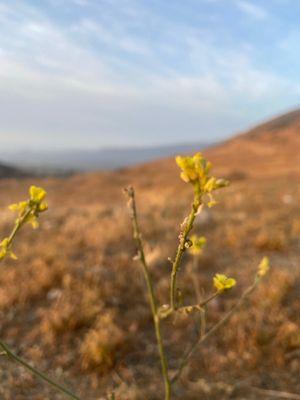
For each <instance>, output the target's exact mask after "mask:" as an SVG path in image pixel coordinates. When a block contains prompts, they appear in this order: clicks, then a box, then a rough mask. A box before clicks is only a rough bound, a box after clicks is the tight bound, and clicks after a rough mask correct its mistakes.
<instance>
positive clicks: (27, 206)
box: [0, 186, 80, 400]
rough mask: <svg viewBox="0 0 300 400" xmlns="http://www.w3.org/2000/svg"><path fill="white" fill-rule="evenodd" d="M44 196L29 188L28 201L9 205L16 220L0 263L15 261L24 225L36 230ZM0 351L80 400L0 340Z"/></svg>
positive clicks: (2, 244) (0, 249) (45, 206)
mask: <svg viewBox="0 0 300 400" xmlns="http://www.w3.org/2000/svg"><path fill="white" fill-rule="evenodd" d="M46 195H47V192H46V191H45V190H44V189H43V188H41V187H37V186H31V187H30V188H29V198H28V200H25V201H20V202H19V203H16V204H11V205H10V206H9V209H10V210H11V211H13V212H15V213H16V219H15V223H14V227H13V229H12V231H11V233H10V235H9V236H7V237H5V238H4V239H3V240H2V241H1V242H0V262H1V261H3V260H4V258H6V257H10V258H12V259H13V260H17V256H16V255H15V253H14V252H13V250H12V247H13V243H14V240H15V238H16V236H17V234H18V232H19V231H20V230H21V228H23V227H24V225H26V224H30V225H31V226H32V227H33V228H34V229H36V228H38V226H39V223H38V218H39V216H40V214H41V213H43V212H44V211H46V210H47V209H48V204H47V203H46V201H45V198H46ZM0 349H1V350H2V352H1V355H6V356H7V357H8V358H9V359H11V360H13V361H15V362H16V363H18V364H20V365H22V366H23V367H24V368H25V369H26V370H27V371H28V372H30V373H32V374H33V375H35V376H37V377H38V378H40V379H42V380H43V381H44V382H46V383H48V384H49V385H51V386H52V387H54V388H55V389H56V390H58V391H60V392H61V393H63V394H64V395H65V396H67V397H69V398H71V399H75V400H80V399H79V397H77V396H76V395H75V394H73V393H72V392H71V391H70V390H69V389H67V388H65V387H63V386H61V385H60V384H59V383H57V382H55V381H54V380H53V379H51V378H49V377H48V376H47V375H46V374H44V373H43V372H41V371H39V370H38V369H37V368H35V367H33V366H31V365H30V364H29V363H28V362H27V361H25V360H23V359H22V358H21V357H19V356H18V355H17V354H15V353H14V352H13V351H12V350H11V349H10V348H9V346H8V345H7V344H6V343H5V342H4V341H2V340H1V339H0Z"/></svg>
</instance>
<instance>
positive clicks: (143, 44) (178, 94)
mask: <svg viewBox="0 0 300 400" xmlns="http://www.w3.org/2000/svg"><path fill="white" fill-rule="evenodd" d="M34 4H35V3H30V2H27V3H25V2H22V3H21V2H19V1H14V0H11V2H10V3H6V2H1V0H0V21H1V25H0V86H1V91H0V139H1V143H2V144H3V145H5V146H9V145H10V146H16V143H17V144H18V145H19V146H25V145H27V146H36V147H46V146H56V147H62V146H64V147H68V146H85V147H94V146H100V145H113V144H123V145H126V144H127V145H130V144H136V143H139V144H145V143H148V144H150V143H151V144H154V143H166V142H172V141H191V140H198V141H200V140H201V139H202V140H203V139H205V140H206V141H207V140H208V139H216V138H219V137H222V136H224V135H228V134H229V133H232V132H233V131H235V130H239V129H242V128H245V127H246V125H247V124H248V123H252V122H253V119H259V118H261V117H264V115H265V114H271V113H272V112H273V111H277V110H279V109H280V108H283V107H287V106H288V105H289V104H292V102H293V101H294V99H295V98H297V96H298V95H299V88H298V87H297V86H296V85H294V82H293V81H291V80H290V79H289V77H288V76H286V75H285V74H283V73H280V71H277V70H271V69H270V68H269V65H268V64H264V63H259V62H257V61H256V60H255V59H254V58H253V56H254V55H255V54H256V53H255V48H254V50H253V47H254V46H253V44H251V45H250V44H249V45H248V42H247V38H245V37H243V38H242V40H240V41H238V40H237V39H236V37H237V35H236V32H232V37H230V35H228V32H229V30H228V29H229V28H228V26H229V25H228V26H227V25H226V24H225V25H224V22H222V24H223V25H222V24H221V23H220V21H222V19H221V18H222V13H221V11H222V10H220V13H219V14H218V12H217V11H216V8H215V7H216V6H218V5H219V6H218V7H221V4H222V2H221V1H219V2H217V1H214V2H208V1H203V2H201V7H199V8H197V12H198V14H197V13H196V12H195V9H194V7H195V4H196V3H195V1H194V0H188V1H187V2H186V4H185V6H184V7H183V6H182V3H181V2H180V1H178V2H177V1H176V0H174V2H172V4H171V3H170V4H169V3H166V2H161V3H160V2H157V3H156V4H159V7H158V8H157V7H150V6H149V3H148V2H147V1H145V2H143V1H135V0H124V2H122V4H121V5H120V2H118V1H116V0H101V1H93V0H73V1H72V2H63V1H61V0H48V2H47V3H46V2H45V3H44V4H47V6H46V5H44V6H43V7H42V6H39V7H38V6H36V5H34ZM205 4H206V5H205ZM237 4H238V7H239V9H240V10H242V11H243V12H247V13H248V14H251V13H252V16H254V14H255V13H256V18H263V17H265V16H266V15H267V13H266V12H264V11H263V10H262V9H260V8H257V6H255V5H254V3H253V4H252V3H249V2H246V1H242V0H239V1H238V2H237ZM58 5H60V7H59V14H58V13H57V6H58ZM204 5H205V6H204ZM249 6H250V8H249ZM207 7H208V8H207ZM209 7H214V8H213V9H210V8H209ZM243 7H244V8H243ZM245 7H246V8H245ZM247 7H248V8H247ZM251 7H252V8H251ZM253 7H254V8H253ZM255 7H256V8H255ZM249 10H250V11H249ZM253 10H255V11H253ZM258 10H259V11H258ZM235 11H236V6H235V7H232V9H231V12H232V13H233V14H234V12H235ZM207 16H210V17H211V20H212V19H213V20H214V21H218V22H219V25H220V26H219V27H218V29H217V28H216V27H215V25H214V26H211V25H210V24H207V23H206V21H207V20H208V19H207V18H206V17H207ZM199 21H201V23H200V22H199ZM245 43H246V45H245ZM286 93H289V98H288V99H287V98H286ZM4 137H5V139H4ZM2 138H3V139H2Z"/></svg>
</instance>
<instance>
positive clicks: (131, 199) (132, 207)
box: [125, 187, 171, 400]
mask: <svg viewBox="0 0 300 400" xmlns="http://www.w3.org/2000/svg"><path fill="white" fill-rule="evenodd" d="M125 193H126V194H127V196H128V208H129V211H130V218H131V222H132V228H133V237H134V239H135V241H136V245H137V249H138V256H139V259H140V261H141V264H142V267H143V273H144V278H145V281H146V285H147V290H148V295H149V303H150V308H151V312H152V317H153V323H154V328H155V335H156V340H157V345H158V350H159V355H160V362H161V370H162V375H163V380H164V386H165V400H170V399H171V382H170V379H169V373H168V362H167V358H166V355H165V350H164V345H163V340H162V335H161V328H160V318H159V316H158V312H157V311H158V308H157V303H156V297H155V294H154V289H153V284H152V279H151V276H150V272H149V268H148V264H147V261H146V257H145V252H144V245H143V241H142V235H141V232H140V228H139V225H138V217H137V210H136V203H135V194H134V189H133V188H132V187H129V188H127V189H126V190H125Z"/></svg>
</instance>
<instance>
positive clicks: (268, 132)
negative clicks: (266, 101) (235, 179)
mask: <svg viewBox="0 0 300 400" xmlns="http://www.w3.org/2000/svg"><path fill="white" fill-rule="evenodd" d="M207 154H208V155H209V157H210V158H211V159H212V160H213V161H214V163H215V164H216V165H220V166H222V169H223V170H224V169H225V170H226V171H227V172H228V171H231V172H234V171H237V172H238V171H240V172H246V173H247V174H249V175H251V176H271V175H286V174H300V109H297V110H294V111H291V112H289V113H286V114H283V115H280V116H278V117H275V118H273V119H271V120H270V121H267V122H264V123H262V124H260V125H257V126H256V127H254V128H252V129H250V130H248V131H246V132H243V133H242V134H240V135H238V136H235V137H233V138H232V139H230V140H228V141H226V142H223V143H220V144H218V145H217V146H214V147H213V148H211V149H210V150H209V151H208V152H207Z"/></svg>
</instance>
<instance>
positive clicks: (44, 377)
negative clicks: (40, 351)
mask: <svg viewBox="0 0 300 400" xmlns="http://www.w3.org/2000/svg"><path fill="white" fill-rule="evenodd" d="M0 347H2V349H3V350H4V352H5V353H6V355H7V356H8V357H9V358H11V359H12V360H14V361H15V362H17V363H18V364H20V365H22V366H23V367H24V368H26V369H27V370H28V371H29V372H30V373H32V374H33V375H36V376H37V377H39V378H40V379H42V380H43V381H45V382H47V383H48V384H49V385H51V386H53V387H54V388H55V389H57V390H58V391H60V392H61V393H63V394H64V395H66V396H68V397H69V398H70V399H75V400H80V398H79V397H78V396H76V395H75V394H73V393H72V392H70V390H68V389H66V388H64V387H63V386H61V385H60V384H58V383H57V382H55V381H53V380H52V379H51V378H49V377H48V376H47V375H45V374H44V373H42V372H40V371H38V370H37V369H36V368H34V367H32V366H31V365H29V364H28V363H27V362H26V361H25V360H23V359H22V358H21V357H19V356H17V355H16V354H15V353H14V352H13V351H12V350H10V348H9V347H8V346H7V344H6V343H4V342H3V341H2V340H0Z"/></svg>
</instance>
